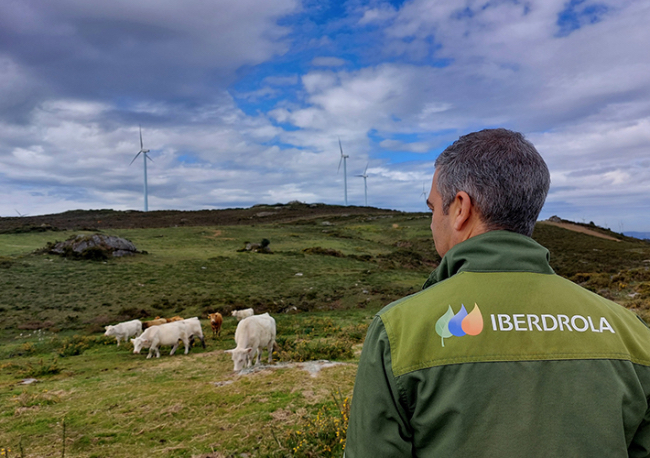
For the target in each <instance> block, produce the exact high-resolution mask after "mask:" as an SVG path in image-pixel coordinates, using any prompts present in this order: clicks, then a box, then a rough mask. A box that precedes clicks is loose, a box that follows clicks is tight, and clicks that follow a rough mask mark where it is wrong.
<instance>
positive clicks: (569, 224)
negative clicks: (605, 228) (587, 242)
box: [540, 221, 620, 242]
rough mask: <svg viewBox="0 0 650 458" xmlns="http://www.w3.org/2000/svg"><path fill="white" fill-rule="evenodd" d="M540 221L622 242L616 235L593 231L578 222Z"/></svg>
mask: <svg viewBox="0 0 650 458" xmlns="http://www.w3.org/2000/svg"><path fill="white" fill-rule="evenodd" d="M540 223H542V224H550V225H551V226H557V227H562V228H564V229H568V230H570V231H575V232H581V233H583V234H587V235H592V236H594V237H600V238H601V239H607V240H614V241H615V242H620V240H619V239H617V238H615V237H612V236H610V235H605V234H601V233H600V232H596V231H592V230H591V229H587V228H586V227H583V226H579V225H577V224H571V223H555V222H553V221H540Z"/></svg>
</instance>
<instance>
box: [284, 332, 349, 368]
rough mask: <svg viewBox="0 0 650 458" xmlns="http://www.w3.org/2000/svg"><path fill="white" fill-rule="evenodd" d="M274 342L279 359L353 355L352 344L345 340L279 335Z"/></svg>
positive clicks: (328, 358) (316, 358) (328, 357)
mask: <svg viewBox="0 0 650 458" xmlns="http://www.w3.org/2000/svg"><path fill="white" fill-rule="evenodd" d="M275 342H276V344H277V345H278V350H277V352H276V354H277V358H278V360H279V361H296V362H302V361H313V360H319V359H327V360H332V359H349V358H352V356H353V354H352V346H351V345H350V342H349V341H347V340H343V341H341V340H334V341H327V340H322V339H317V340H304V339H292V338H285V337H281V336H279V337H277V338H276V340H275Z"/></svg>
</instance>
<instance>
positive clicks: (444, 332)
mask: <svg viewBox="0 0 650 458" xmlns="http://www.w3.org/2000/svg"><path fill="white" fill-rule="evenodd" d="M453 317H454V311H453V310H452V309H451V305H450V306H449V310H447V313H445V314H444V315H442V316H441V317H440V318H439V319H438V321H437V322H436V332H437V333H438V335H439V336H440V337H442V346H443V347H444V346H445V339H446V338H448V337H451V336H452V335H453V334H452V333H451V332H449V320H451V319H452V318H453Z"/></svg>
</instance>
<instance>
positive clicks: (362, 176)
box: [355, 162, 370, 207]
mask: <svg viewBox="0 0 650 458" xmlns="http://www.w3.org/2000/svg"><path fill="white" fill-rule="evenodd" d="M369 164H370V162H368V164H366V169H365V170H364V171H363V174H361V175H355V176H358V177H361V178H363V192H364V195H365V197H366V207H367V206H368V184H367V183H366V178H368V174H367V173H366V172H367V171H368V165H369Z"/></svg>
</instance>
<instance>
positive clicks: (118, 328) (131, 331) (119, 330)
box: [104, 320, 142, 347]
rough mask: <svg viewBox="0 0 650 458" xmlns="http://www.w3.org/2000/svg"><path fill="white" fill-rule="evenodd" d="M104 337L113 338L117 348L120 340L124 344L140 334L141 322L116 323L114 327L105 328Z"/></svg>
mask: <svg viewBox="0 0 650 458" xmlns="http://www.w3.org/2000/svg"><path fill="white" fill-rule="evenodd" d="M104 329H106V332H105V333H104V335H105V336H115V339H116V340H117V346H118V347H119V346H120V340H124V342H126V341H127V340H129V337H133V336H135V337H137V336H139V335H140V334H142V322H141V321H140V320H131V321H124V322H122V323H118V324H116V325H114V326H110V325H109V326H106V327H105V328H104Z"/></svg>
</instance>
